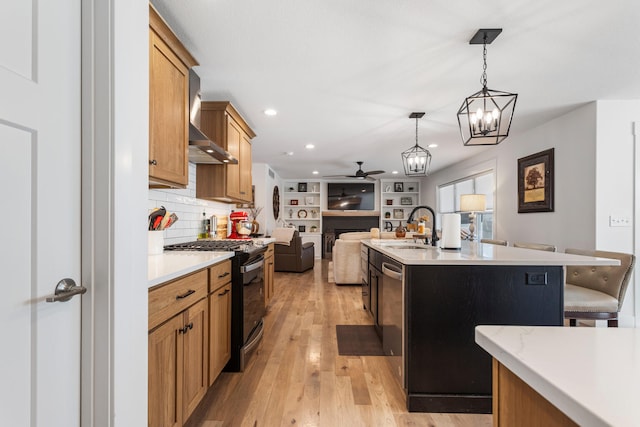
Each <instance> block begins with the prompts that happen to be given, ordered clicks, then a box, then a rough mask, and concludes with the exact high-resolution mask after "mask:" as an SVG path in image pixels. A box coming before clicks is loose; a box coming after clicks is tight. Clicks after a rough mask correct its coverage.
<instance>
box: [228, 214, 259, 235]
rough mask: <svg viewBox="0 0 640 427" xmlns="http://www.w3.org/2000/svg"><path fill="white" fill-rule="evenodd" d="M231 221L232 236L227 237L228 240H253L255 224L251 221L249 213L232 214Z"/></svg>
mask: <svg viewBox="0 0 640 427" xmlns="http://www.w3.org/2000/svg"><path fill="white" fill-rule="evenodd" d="M229 219H230V220H231V234H229V235H228V236H227V239H251V237H250V234H251V229H252V227H253V223H252V222H251V221H249V214H248V213H246V212H242V211H238V212H231V214H230V215H229Z"/></svg>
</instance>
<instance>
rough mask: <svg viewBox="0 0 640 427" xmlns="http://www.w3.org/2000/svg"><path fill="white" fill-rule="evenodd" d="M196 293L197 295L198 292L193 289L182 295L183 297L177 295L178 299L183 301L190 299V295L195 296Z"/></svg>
mask: <svg viewBox="0 0 640 427" xmlns="http://www.w3.org/2000/svg"><path fill="white" fill-rule="evenodd" d="M195 293H196V291H194V290H193V289H189V290H188V291H187V292H185V293H184V294H182V295H176V299H183V298H186V297H188V296H189V295H191V294H195Z"/></svg>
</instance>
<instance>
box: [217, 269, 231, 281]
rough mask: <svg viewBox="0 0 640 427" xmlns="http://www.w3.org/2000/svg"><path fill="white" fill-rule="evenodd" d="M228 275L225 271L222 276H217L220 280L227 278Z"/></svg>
mask: <svg viewBox="0 0 640 427" xmlns="http://www.w3.org/2000/svg"><path fill="white" fill-rule="evenodd" d="M229 274H231V273H229V272H228V271H225V272H224V273H223V274H219V275H218V279H222V278H223V277H227V276H228V275H229Z"/></svg>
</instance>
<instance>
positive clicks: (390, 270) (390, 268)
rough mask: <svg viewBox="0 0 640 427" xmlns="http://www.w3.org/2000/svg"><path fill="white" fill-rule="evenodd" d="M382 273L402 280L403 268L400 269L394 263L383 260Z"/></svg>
mask: <svg viewBox="0 0 640 427" xmlns="http://www.w3.org/2000/svg"><path fill="white" fill-rule="evenodd" d="M382 274H384V275H385V276H388V277H391V278H392V279H394V280H400V281H402V268H400V269H399V270H398V267H397V266H395V265H393V264H389V263H386V262H383V263H382Z"/></svg>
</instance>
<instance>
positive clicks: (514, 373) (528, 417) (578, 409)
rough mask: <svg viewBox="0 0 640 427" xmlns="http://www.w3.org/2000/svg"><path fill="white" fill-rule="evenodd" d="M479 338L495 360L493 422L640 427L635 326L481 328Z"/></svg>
mask: <svg viewBox="0 0 640 427" xmlns="http://www.w3.org/2000/svg"><path fill="white" fill-rule="evenodd" d="M476 341H477V342H478V344H479V345H480V346H481V347H482V348H484V349H485V350H486V351H487V352H488V353H490V354H491V355H492V356H493V358H494V368H496V369H495V370H494V374H493V375H494V381H497V382H494V384H497V387H496V388H497V392H496V395H497V396H498V399H496V402H494V414H493V417H494V426H509V425H521V426H522V425H580V426H637V425H640V407H639V406H638V404H637V401H638V396H640V381H639V379H640V356H639V355H640V330H638V329H636V328H562V327H560V328H553V327H552V328H548V327H526V326H478V327H477V328H476ZM522 396H526V397H527V399H523V398H522ZM514 399H517V404H514V403H515V402H514ZM549 407H550V408H549ZM542 417H546V419H545V418H542ZM532 418H533V419H532ZM567 418H568V419H567ZM527 423H528V424H527Z"/></svg>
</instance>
